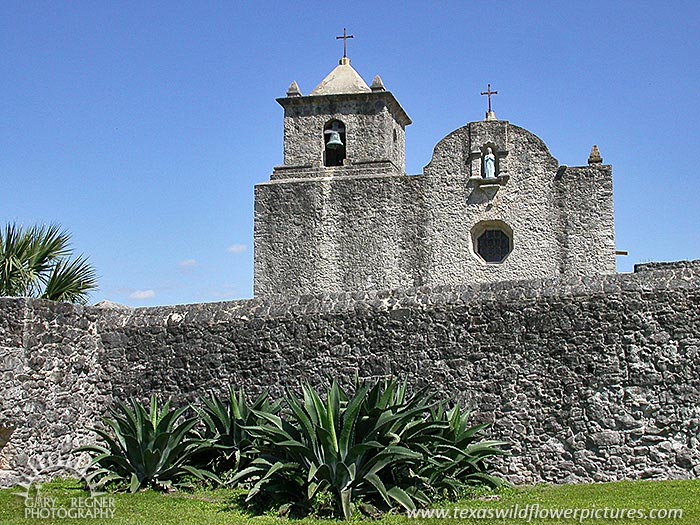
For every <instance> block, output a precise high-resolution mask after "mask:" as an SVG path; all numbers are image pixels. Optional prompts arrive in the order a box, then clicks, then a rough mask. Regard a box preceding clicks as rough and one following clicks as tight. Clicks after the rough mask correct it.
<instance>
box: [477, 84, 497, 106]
mask: <svg viewBox="0 0 700 525" xmlns="http://www.w3.org/2000/svg"><path fill="white" fill-rule="evenodd" d="M481 94H482V95H486V96H487V97H488V98H489V113H491V95H498V91H491V84H488V85H487V86H486V91H482V92H481Z"/></svg>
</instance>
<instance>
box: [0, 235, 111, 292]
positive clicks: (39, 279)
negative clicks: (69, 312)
mask: <svg viewBox="0 0 700 525" xmlns="http://www.w3.org/2000/svg"><path fill="white" fill-rule="evenodd" d="M71 255H72V250H71V248H70V235H69V234H68V233H67V232H65V231H63V230H61V229H60V228H59V227H58V226H55V225H52V226H33V227H31V228H27V229H24V228H23V227H22V226H18V225H16V224H7V225H5V228H4V229H2V230H0V296H13V297H19V296H25V297H39V298H42V299H50V300H52V301H67V302H75V303H82V304H84V303H85V302H87V297H88V292H89V291H90V290H93V289H95V288H96V287H97V280H96V276H95V271H94V270H93V268H92V267H91V266H90V265H89V264H88V261H87V259H86V258H84V257H83V256H80V257H77V258H76V259H71V258H70V257H71Z"/></svg>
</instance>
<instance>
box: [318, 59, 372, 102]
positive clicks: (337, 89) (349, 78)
mask: <svg viewBox="0 0 700 525" xmlns="http://www.w3.org/2000/svg"><path fill="white" fill-rule="evenodd" d="M370 91H372V90H371V89H370V88H369V86H368V85H367V83H366V82H365V81H364V80H363V79H362V77H361V76H360V75H359V73H358V72H357V71H355V70H354V69H353V67H352V66H351V65H350V59H349V58H347V57H343V58H341V59H340V63H339V64H338V65H337V66H336V68H335V69H334V70H333V71H331V72H330V73H329V74H328V76H327V77H326V78H324V79H323V80H322V81H321V83H320V84H319V85H318V86H316V88H314V90H313V91H312V92H311V93H310V95H312V96H313V95H341V94H346V93H369V92H370Z"/></svg>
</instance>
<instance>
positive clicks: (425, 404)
mask: <svg viewBox="0 0 700 525" xmlns="http://www.w3.org/2000/svg"><path fill="white" fill-rule="evenodd" d="M302 394H303V395H302V397H301V398H298V397H297V396H296V395H294V394H293V393H291V392H287V394H286V395H285V397H284V401H285V403H286V405H287V407H288V408H289V411H290V416H289V417H288V419H285V418H282V417H280V416H279V415H276V414H269V413H264V412H260V413H259V415H260V417H261V419H262V420H264V424H260V425H257V426H254V427H250V428H249V429H248V430H249V432H250V433H251V435H253V436H255V437H256V438H258V439H259V440H260V441H259V444H258V450H257V452H258V454H259V455H258V457H257V458H256V459H254V460H253V461H252V462H251V464H250V466H249V467H247V468H245V469H243V470H241V471H240V472H239V473H238V474H237V475H236V476H235V477H234V480H235V481H249V482H250V483H251V484H252V488H251V490H250V492H249V494H248V498H247V499H248V501H250V500H251V499H253V498H260V497H262V496H267V497H272V498H274V497H276V498H277V499H282V500H283V501H286V502H288V503H290V504H292V505H294V506H296V507H297V508H298V509H299V510H301V511H302V512H308V510H309V509H310V508H311V507H313V506H314V501H315V499H316V498H317V497H322V498H323V499H325V498H327V497H328V496H327V495H328V494H330V495H331V497H332V499H333V502H334V505H335V509H336V512H337V513H338V514H342V515H343V516H344V517H345V518H346V519H347V518H349V517H350V516H351V514H352V512H353V506H354V505H353V503H354V502H356V501H362V502H365V503H371V504H373V505H377V506H379V507H383V508H385V509H386V508H391V507H396V506H400V507H403V508H405V509H414V508H416V506H417V505H426V504H428V503H429V502H430V500H431V499H430V496H429V494H430V495H435V494H438V493H440V492H445V489H451V488H452V487H455V488H456V487H458V485H459V484H460V483H461V484H465V483H469V482H477V481H478V482H488V481H491V480H495V478H492V477H491V476H488V475H486V474H485V472H484V470H485V468H486V466H487V465H486V462H485V459H486V458H487V457H488V456H490V455H493V454H495V453H500V450H498V447H499V446H500V445H502V444H503V443H501V442H488V443H487V444H486V446H480V445H470V443H472V441H473V440H474V439H476V438H477V437H478V435H479V433H480V431H481V430H483V427H474V428H472V429H469V428H468V427H465V425H466V416H463V414H462V413H461V412H460V411H459V409H452V410H450V411H448V412H446V411H445V410H444V409H442V408H441V407H440V406H439V405H438V407H437V408H435V407H436V404H435V403H434V401H433V397H434V396H431V395H429V394H427V393H426V391H425V390H422V391H420V392H418V393H416V394H414V395H413V396H407V395H406V384H405V383H404V384H399V383H397V382H396V381H384V382H381V383H377V384H375V385H374V386H372V387H370V386H368V385H362V384H358V385H357V386H356V391H355V394H354V395H353V396H352V397H349V396H348V395H347V394H346V393H345V392H344V391H343V390H342V389H341V388H340V387H339V385H338V383H337V382H333V384H332V386H331V388H330V389H329V391H328V394H327V396H326V399H325V402H324V401H322V399H321V397H320V396H319V394H318V393H317V392H316V391H315V390H314V389H313V388H311V387H310V386H308V385H303V386H302ZM481 445H484V444H481ZM459 447H467V448H466V449H464V448H459ZM479 474H484V475H485V476H486V477H480V476H479ZM441 475H446V476H449V477H450V483H447V484H445V483H443V482H442V481H441V480H440V476H441ZM452 492H454V491H452Z"/></svg>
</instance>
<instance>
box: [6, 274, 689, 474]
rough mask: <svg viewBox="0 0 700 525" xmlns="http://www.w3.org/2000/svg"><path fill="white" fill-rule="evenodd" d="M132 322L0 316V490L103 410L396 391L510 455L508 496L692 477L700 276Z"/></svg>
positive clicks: (134, 313)
mask: <svg viewBox="0 0 700 525" xmlns="http://www.w3.org/2000/svg"><path fill="white" fill-rule="evenodd" d="M641 270H644V271H639V272H638V273H635V274H623V275H610V276H598V277H588V278H581V279H573V280H569V281H555V280H538V281H521V282H510V283H498V284H490V285H488V284H484V285H473V286H459V285H454V286H442V287H441V286H435V287H432V288H427V287H424V288H410V289H404V290H403V291H392V292H378V293H374V292H363V293H357V294H349V293H341V294H330V295H321V296H300V297H296V298H293V299H288V300H282V299H280V298H274V297H272V298H270V299H268V300H258V299H256V300H249V301H238V302H231V303H218V304H200V305H185V306H175V307H162V308H143V309H135V310H132V309H100V308H96V307H90V308H81V307H74V306H70V305H62V304H53V303H45V302H41V301H33V300H29V301H28V300H22V299H2V300H0V363H1V364H2V368H1V369H0V370H1V373H2V383H0V390H1V391H0V399H2V411H1V412H0V428H10V427H16V430H15V431H14V433H13V434H12V435H11V437H10V443H9V445H8V446H7V447H6V448H5V449H4V450H3V452H2V457H3V461H4V468H5V472H4V475H5V479H6V480H7V479H9V478H10V477H11V474H12V472H13V471H21V470H22V469H25V468H26V467H25V465H26V463H27V461H28V459H29V458H31V457H37V456H42V455H44V456H47V457H49V458H50V459H51V460H61V459H62V458H65V454H66V452H67V450H68V449H69V448H70V447H71V446H75V445H78V444H81V443H83V442H84V441H85V440H86V439H87V437H86V431H85V427H86V426H87V425H88V424H89V423H90V422H92V421H94V420H95V419H96V418H98V417H99V416H100V415H101V414H102V413H103V412H104V410H105V408H106V407H107V406H108V405H109V404H110V402H112V401H113V400H115V399H123V398H125V397H126V396H129V395H137V396H140V397H147V396H148V395H150V394H151V393H152V392H157V393H160V394H161V395H163V396H172V397H173V398H175V399H177V400H178V401H181V402H184V401H194V400H195V399H196V398H197V397H199V396H201V395H202V394H204V393H205V392H206V391H208V390H210V389H214V390H223V389H225V388H226V387H227V385H228V384H229V383H232V384H234V385H237V386H241V385H244V386H245V387H246V388H247V389H248V390H249V391H250V392H251V393H255V392H258V391H260V390H262V389H264V388H267V387H269V388H271V389H272V390H273V391H274V392H276V393H279V392H281V391H282V388H283V387H284V386H285V385H292V386H294V385H298V384H299V382H300V381H310V382H312V383H314V384H319V383H321V382H323V381H324V380H325V378H326V377H327V376H329V375H334V376H337V377H339V378H340V379H341V380H342V381H345V382H351V381H352V377H353V376H354V374H355V373H356V372H357V373H359V375H360V376H361V377H367V378H370V377H384V376H388V375H391V376H397V377H400V378H405V379H407V380H408V381H409V382H410V384H411V385H412V386H414V387H419V386H423V385H429V386H430V387H431V388H433V389H435V390H437V391H441V392H445V393H450V394H452V395H455V396H457V397H458V398H459V400H460V401H462V402H463V403H465V404H467V405H469V406H471V407H473V408H474V410H475V411H474V420H475V421H489V422H492V423H493V427H492V435H493V436H494V437H497V438H502V439H507V440H510V441H511V442H512V443H513V447H512V452H513V455H512V456H511V457H509V458H507V459H505V460H504V461H503V463H502V464H501V466H500V468H501V469H502V471H503V472H504V473H505V474H507V476H508V477H509V479H511V480H512V481H514V482H516V483H525V482H528V483H530V482H538V481H551V482H578V481H591V480H595V481H602V480H615V479H624V478H640V477H655V478H656V477H658V478H683V477H697V476H698V475H700V466H699V465H700V447H699V446H698V433H699V431H700V403H699V401H700V355H699V351H700V289H699V288H698V284H699V283H700V280H699V279H700V263H698V262H696V263H685V264H673V265H668V266H664V265H660V266H659V265H655V266H650V267H646V268H641Z"/></svg>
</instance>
